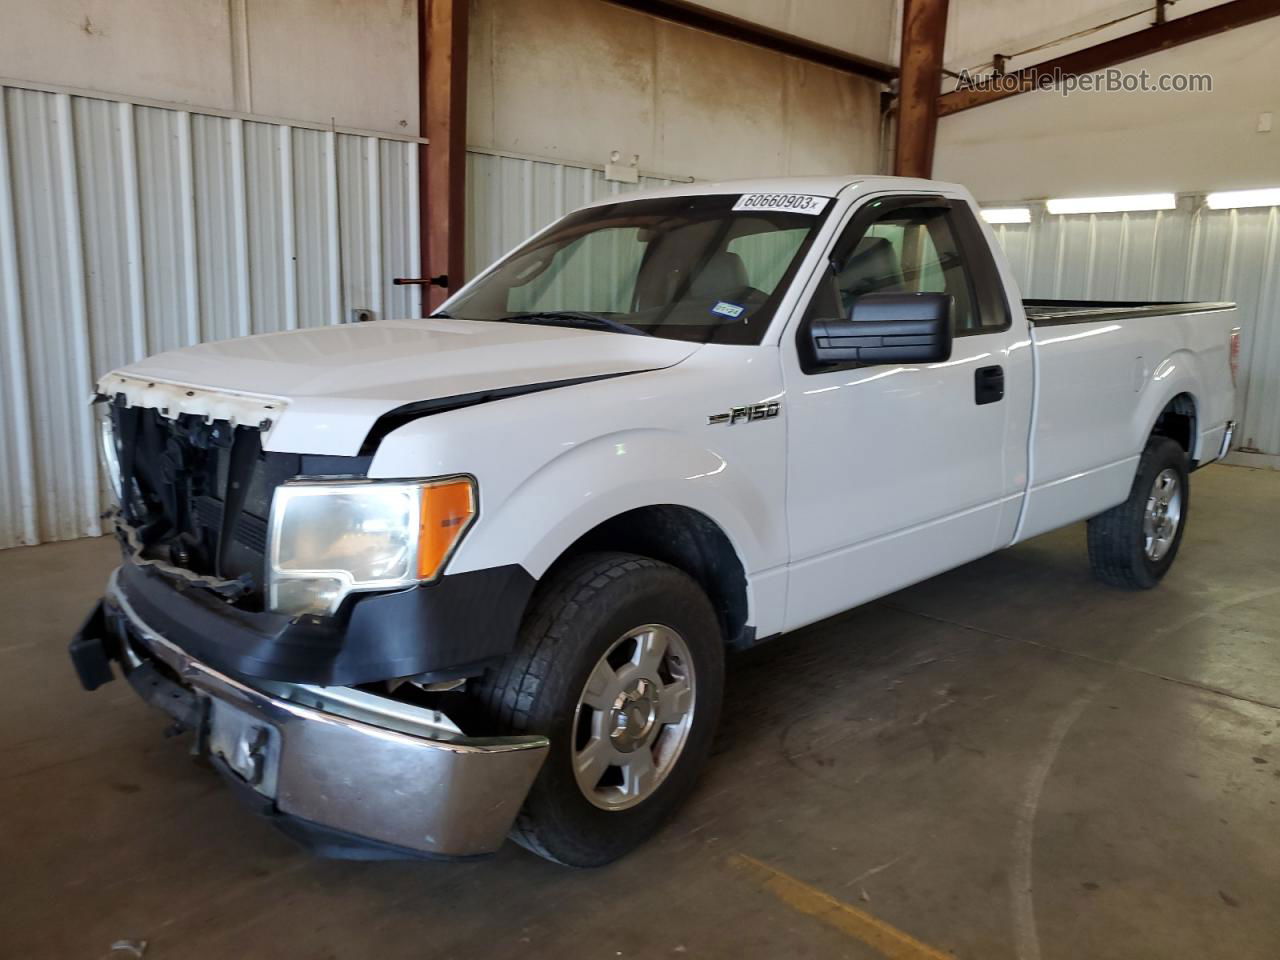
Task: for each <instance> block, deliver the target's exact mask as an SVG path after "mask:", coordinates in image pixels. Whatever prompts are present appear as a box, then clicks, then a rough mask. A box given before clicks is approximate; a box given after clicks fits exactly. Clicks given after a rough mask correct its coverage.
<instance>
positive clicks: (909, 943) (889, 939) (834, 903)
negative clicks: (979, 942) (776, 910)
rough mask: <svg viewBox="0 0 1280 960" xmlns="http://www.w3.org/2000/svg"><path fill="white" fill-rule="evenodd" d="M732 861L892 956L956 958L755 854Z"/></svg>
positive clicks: (892, 959) (903, 959) (795, 904)
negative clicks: (761, 860)
mask: <svg viewBox="0 0 1280 960" xmlns="http://www.w3.org/2000/svg"><path fill="white" fill-rule="evenodd" d="M729 863H730V864H732V865H733V866H734V867H737V868H738V869H739V870H742V871H743V872H745V873H747V874H749V875H750V876H752V877H754V878H755V879H757V880H758V881H760V884H761V885H762V886H763V887H764V888H765V889H766V890H768V891H769V892H770V893H772V894H773V895H774V896H775V897H777V898H778V899H779V900H781V901H782V902H783V903H785V904H786V905H787V906H789V907H791V908H792V909H793V910H797V911H799V912H800V913H804V914H808V915H809V916H811V917H814V918H815V919H817V920H821V921H822V922H823V923H825V924H826V925H827V926H829V927H834V928H835V929H837V930H839V931H840V932H841V933H845V934H848V935H849V936H851V937H853V938H854V939H856V940H860V941H862V942H863V943H865V944H866V945H867V946H868V947H870V948H871V949H873V950H875V951H877V952H879V953H881V954H883V955H884V956H886V957H888V958H889V960H955V957H953V956H952V955H951V954H948V953H943V952H942V951H941V950H936V949H934V948H933V947H931V946H929V945H928V944H927V943H921V942H920V941H919V940H917V939H916V938H915V937H913V936H911V935H910V934H909V933H903V932H902V931H901V930H899V929H898V928H897V927H894V926H891V925H890V924H887V923H885V922H884V921H883V920H881V919H879V918H878V917H873V916H872V915H871V914H869V913H867V912H866V911H865V910H859V909H858V908H857V907H853V906H850V905H849V904H847V903H845V902H844V901H842V900H837V899H836V898H835V897H832V896H829V895H827V894H825V893H823V892H822V891H821V890H819V889H817V888H816V887H811V886H809V884H807V883H804V882H803V881H801V880H797V879H796V878H795V877H793V876H790V875H789V874H786V873H783V872H782V871H781V870H778V869H776V868H774V867H771V866H769V865H768V864H767V863H761V862H760V861H759V860H757V859H755V857H748V856H747V855H746V854H744V853H735V854H734V855H733V856H732V857H730V858H729Z"/></svg>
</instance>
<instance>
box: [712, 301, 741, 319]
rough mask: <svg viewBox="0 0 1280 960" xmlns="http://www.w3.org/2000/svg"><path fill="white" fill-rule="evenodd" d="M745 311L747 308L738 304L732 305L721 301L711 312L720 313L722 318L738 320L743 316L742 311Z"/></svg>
mask: <svg viewBox="0 0 1280 960" xmlns="http://www.w3.org/2000/svg"><path fill="white" fill-rule="evenodd" d="M745 309H747V308H746V307H741V306H738V304H736V303H730V302H729V301H728V300H721V301H719V302H718V303H717V304H716V305H715V306H714V307H712V308H711V312H712V313H718V314H720V316H722V317H731V318H733V319H734V320H737V319H738V318H739V317H740V316H742V311H743V310H745Z"/></svg>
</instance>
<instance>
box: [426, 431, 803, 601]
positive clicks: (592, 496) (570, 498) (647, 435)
mask: <svg viewBox="0 0 1280 960" xmlns="http://www.w3.org/2000/svg"><path fill="white" fill-rule="evenodd" d="M761 480H762V478H760V477H758V476H753V475H751V474H750V472H749V471H747V470H744V469H742V468H740V467H736V466H734V464H733V463H731V462H730V460H729V459H727V458H726V457H724V456H722V455H720V454H719V453H717V452H716V451H714V450H710V449H707V448H705V447H700V446H698V445H697V444H695V443H693V442H692V441H690V440H689V439H688V438H687V437H685V436H683V435H681V434H679V433H677V432H675V431H670V430H660V429H634V430H622V431H618V432H616V433H610V434H606V435H603V436H600V437H597V438H595V439H592V440H590V441H588V442H586V443H583V444H580V445H577V446H575V447H573V448H572V449H571V450H568V451H566V452H564V453H562V454H560V455H559V456H557V457H555V458H554V459H552V460H550V461H549V462H547V463H545V464H543V465H542V466H541V467H540V468H539V469H538V470H536V471H535V472H534V473H532V474H531V475H530V476H529V477H527V478H526V479H525V480H524V481H523V482H522V483H521V484H520V485H519V486H517V487H516V488H515V489H514V490H513V491H512V492H511V493H510V494H509V495H508V496H507V497H506V498H505V500H504V501H503V502H502V503H500V504H498V505H496V506H493V505H489V506H488V508H487V509H486V510H485V511H484V513H483V516H482V518H481V521H480V522H479V523H477V524H476V527H475V529H474V530H473V531H472V532H471V534H470V535H469V536H468V537H467V539H466V540H465V541H464V542H463V544H462V546H461V548H460V549H459V552H458V554H457V556H456V557H455V558H454V560H453V562H452V563H451V564H450V571H451V572H453V571H459V572H460V571H465V570H473V569H482V568H485V567H491V566H498V565H501V564H503V563H511V562H512V561H513V560H514V561H516V562H519V563H520V564H521V565H522V566H524V568H525V569H526V570H528V571H529V573H531V574H532V575H533V576H534V577H541V576H542V574H543V573H545V572H546V570H547V568H548V567H550V566H551V564H552V563H553V562H555V560H556V558H557V557H559V556H560V555H561V554H562V553H563V552H564V551H565V550H566V549H567V548H568V547H569V546H570V545H571V544H573V542H574V541H576V540H577V539H579V538H580V537H581V536H582V535H583V534H585V533H587V532H588V531H590V530H591V529H593V528H594V527H596V526H598V525H599V524H601V523H603V522H604V521H606V520H608V519H610V518H612V517H616V516H618V515H619V514H621V513H625V512H627V511H628V510H634V509H637V508H639V507H646V506H654V505H658V504H671V505H675V506H683V507H688V508H691V509H693V510H697V511H699V512H701V513H703V514H705V515H706V516H707V517H709V518H710V519H711V520H713V521H714V522H715V523H717V524H718V525H719V526H720V528H721V529H722V530H723V531H724V533H725V535H726V536H727V537H728V538H729V541H730V543H732V545H733V547H734V550H735V551H737V553H738V557H739V559H740V560H741V561H742V565H743V568H744V570H745V571H746V572H747V574H748V576H750V575H751V574H752V573H753V572H758V571H761V570H763V569H766V568H768V567H771V566H774V565H778V564H781V563H782V562H783V561H784V560H785V556H786V545H785V532H784V529H783V528H782V525H781V522H780V516H781V511H780V509H779V506H780V502H779V501H774V502H770V497H771V494H770V493H769V492H768V491H767V490H766V488H765V487H766V485H765V484H764V483H762V482H761Z"/></svg>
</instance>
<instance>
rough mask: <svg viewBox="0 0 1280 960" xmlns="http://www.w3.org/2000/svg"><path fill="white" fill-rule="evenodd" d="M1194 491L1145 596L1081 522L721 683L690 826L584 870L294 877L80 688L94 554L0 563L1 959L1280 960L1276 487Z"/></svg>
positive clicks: (241, 822) (525, 867)
mask: <svg viewBox="0 0 1280 960" xmlns="http://www.w3.org/2000/svg"><path fill="white" fill-rule="evenodd" d="M1194 493H1195V496H1194V500H1193V504H1192V513H1191V525H1190V527H1189V530H1188V533H1187V536H1186V539H1185V541H1184V543H1183V545H1182V554H1181V556H1180V558H1179V560H1178V562H1177V564H1176V565H1175V566H1174V569H1173V571H1172V573H1171V574H1170V575H1169V577H1168V578H1167V579H1166V581H1165V583H1164V584H1163V585H1162V586H1161V587H1160V588H1159V589H1157V590H1155V591H1152V592H1149V593H1142V594H1131V593H1124V592H1120V591H1116V590H1112V589H1108V588H1106V587H1103V586H1100V585H1098V584H1096V583H1094V582H1093V581H1092V580H1090V578H1089V573H1088V566H1087V562H1086V557H1085V549H1084V535H1083V534H1084V530H1083V527H1082V526H1076V527H1072V528H1069V529H1067V530H1063V531H1059V532H1057V533H1054V534H1051V535H1049V536H1046V537H1042V538H1040V539H1038V540H1036V541H1034V542H1032V543H1029V544H1026V545H1024V546H1021V547H1018V548H1017V549H1014V550H1011V551H1006V552H1004V553H1001V554H998V555H996V556H993V557H989V558H987V559H985V560H982V561H980V562H978V563H974V564H971V565H969V566H967V567H965V568H963V569H961V570H957V571H954V572H952V573H950V574H947V575H945V576H942V577H938V578H936V579H934V580H931V581H929V582H927V583H924V584H921V585H919V586H916V587H913V588H911V589H909V590H906V591H903V592H901V593H899V594H897V595H895V596H892V597H889V598H887V599H886V600H884V601H882V602H879V603H876V604H873V605H871V606H869V607H865V608H863V609H860V610H858V611H855V612H853V613H850V614H846V615H844V616H842V617H838V618H836V619H833V620H830V621H827V622H826V623H823V624H821V625H819V626H817V627H815V628H811V629H808V630H805V631H803V632H801V633H799V634H796V635H794V636H791V637H787V638H784V639H782V640H780V641H778V642H777V643H774V644H772V645H768V646H765V647H762V648H759V649H757V650H755V651H752V652H750V653H748V654H745V655H741V656H738V657H736V658H733V659H732V660H731V663H730V677H729V691H728V696H727V698H726V713H725V717H724V723H723V727H722V733H721V736H720V739H719V747H718V750H717V754H716V756H715V758H714V759H713V761H712V764H711V767H710V769H709V771H708V773H707V775H706V777H705V779H704V780H703V783H702V786H701V788H700V790H699V791H698V792H697V794H696V795H695V797H694V799H693V801H692V802H691V803H690V805H689V806H688V807H687V808H686V809H685V810H684V811H683V812H682V813H681V814H680V815H679V817H678V818H677V819H676V820H675V821H674V822H672V823H671V824H670V825H669V826H668V827H667V828H666V829H665V830H664V831H663V832H662V833H661V834H660V835H659V836H658V837H657V838H656V840H654V841H653V842H652V843H650V844H649V845H648V846H647V847H645V848H643V849H642V850H640V851H639V852H637V853H636V854H634V855H632V856H631V857H629V858H627V859H625V860H623V861H622V862H620V863H618V864H616V865H614V866H612V867H609V868H606V869H602V870H597V871H592V872H575V871H571V870H566V869H563V868H560V867H556V866H553V865H551V864H548V863H544V862H543V861H541V860H538V859H536V858H534V857H532V856H530V855H528V854H526V853H524V852H523V851H522V850H520V849H518V848H515V847H513V846H512V845H510V844H508V846H507V847H506V848H505V849H504V850H503V851H502V852H501V853H500V854H499V855H498V856H497V857H496V858H494V859H492V860H487V861H482V862H473V863H466V864H440V863H381V864H353V863H339V862H325V861H318V860H314V859H311V858H309V857H308V856H306V855H304V854H302V853H300V852H298V851H297V850H296V849H295V848H294V847H293V846H292V845H291V844H290V843H289V841H287V840H285V839H284V838H282V837H280V836H278V835H277V834H276V833H275V832H274V831H273V830H272V829H271V828H270V827H268V826H267V825H265V824H264V823H262V822H259V821H257V820H255V819H253V818H252V817H251V816H249V815H247V814H246V813H245V812H244V811H242V810H241V809H240V808H239V807H238V806H237V803H236V801H235V800H234V799H233V798H232V797H231V796H230V795H229V794H228V793H227V792H226V791H225V790H224V789H223V788H222V786H221V784H220V782H219V780H218V779H217V778H216V776H215V775H214V774H213V773H211V772H210V771H209V770H207V769H203V768H201V767H198V766H196V765H195V764H193V763H192V762H191V761H190V760H189V759H188V758H187V756H186V755H185V745H184V744H183V743H182V742H178V741H173V740H164V739H162V738H161V736H160V730H161V727H162V726H163V724H162V722H161V720H160V719H159V717H158V716H154V715H152V714H151V713H150V712H149V711H148V710H147V709H146V708H144V707H143V706H142V704H141V703H139V702H136V701H135V698H134V696H133V694H132V692H131V691H130V690H129V689H128V688H127V687H126V686H125V685H123V684H121V683H115V684H112V685H111V686H109V687H106V688H104V689H102V690H100V691H98V692H96V693H93V694H88V693H83V692H82V691H80V689H79V688H78V686H77V684H76V681H75V679H74V677H73V675H72V672H71V668H70V665H69V663H68V662H67V660H66V657H65V653H64V648H65V645H66V641H67V638H68V637H69V636H70V634H71V632H72V631H73V629H74V628H75V626H76V625H77V622H78V620H79V619H80V617H81V616H82V615H83V614H84V612H85V611H87V610H88V608H89V605H90V603H91V602H92V601H93V599H94V598H96V596H97V595H98V593H99V591H100V588H101V585H102V582H103V579H104V577H105V576H106V573H107V570H108V569H109V567H110V566H111V564H112V561H113V548H112V547H111V545H110V544H109V543H107V542H105V541H81V542H77V543H68V544H59V545H51V546H45V547H36V548H28V549H22V550H10V551H5V552H2V553H0V623H3V624H4V625H5V627H4V632H3V635H2V636H3V639H2V640H0V758H3V766H2V770H3V772H2V773H0V955H3V956H4V957H13V958H28V957H29V958H63V957H66V958H90V960H92V958H98V957H103V956H107V955H108V951H109V950H110V947H111V944H112V943H113V942H114V941H116V940H119V939H121V938H136V939H145V940H147V941H148V942H149V948H148V950H147V954H146V956H147V958H148V960H166V958H181V960H201V958H226V957H268V956H281V957H306V958H321V957H334V958H338V957H341V958H364V957H378V958H402V957H404V958H409V957H413V958H417V957H459V958H472V957H600V958H615V957H672V956H685V955H688V956H703V957H742V956H766V957H823V958H826V957H853V958H864V957H865V958H871V957H878V956H881V955H884V954H887V955H891V956H899V957H907V958H913V957H927V956H932V957H937V956H949V955H955V956H957V957H963V958H974V960H976V958H985V960H1002V958H1014V957H1017V958H1022V960H1036V958H1043V960H1068V958H1070V960H1077V958H1086V957H1088V958H1124V960H1137V958H1144V957H1159V958H1170V957H1195V958H1203V957H1249V958H1272V957H1277V956H1280V846H1278V839H1280V749H1277V746H1276V741H1280V546H1277V544H1280V473H1274V472H1265V471H1255V470H1248V469H1243V468H1233V467H1210V468H1207V469H1206V470H1204V471H1202V472H1200V473H1197V474H1196V475H1195V478H1194ZM761 865H763V866H761ZM774 871H776V872H774ZM844 905H847V908H846V907H845V906H844ZM886 925H891V927H890V926H886ZM894 930H899V931H905V932H906V933H908V934H910V935H911V936H912V937H914V938H916V939H917V940H918V941H920V942H919V943H914V942H907V941H903V940H901V939H897V940H895V939H894V936H895V934H894ZM878 938H879V939H878ZM886 938H888V939H886ZM869 943H879V945H880V949H879V950H877V949H876V948H874V947H873V946H869V945H868V944H869ZM925 944H927V945H928V946H924V945H925ZM930 948H932V950H931V949H930ZM894 951H897V952H894ZM110 955H111V956H115V957H120V956H125V954H121V953H115V954H110Z"/></svg>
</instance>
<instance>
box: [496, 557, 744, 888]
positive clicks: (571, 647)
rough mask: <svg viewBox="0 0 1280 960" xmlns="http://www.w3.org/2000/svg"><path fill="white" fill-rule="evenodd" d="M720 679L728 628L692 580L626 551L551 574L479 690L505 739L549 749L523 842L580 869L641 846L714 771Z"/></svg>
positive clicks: (517, 833)
mask: <svg viewBox="0 0 1280 960" xmlns="http://www.w3.org/2000/svg"><path fill="white" fill-rule="evenodd" d="M723 677H724V641H723V638H722V637H721V633H720V628H719V624H718V622H717V620H716V616H715V613H714V611H713V610H712V607H711V603H710V601H709V600H708V599H707V597H706V595H705V594H704V593H703V592H702V590H701V588H700V587H699V586H698V584H697V583H695V582H694V581H693V579H692V578H690V577H689V576H687V575H686V574H684V573H682V572H681V571H679V570H677V569H675V568H674V567H671V566H669V565H667V564H664V563H660V562H658V561H657V560H651V559H649V558H647V557H640V556H635V555H633V554H623V553H597V554H588V555H584V556H582V557H579V558H576V559H574V560H571V561H570V562H569V563H567V564H566V565H565V566H564V567H562V568H561V569H560V570H559V571H558V572H556V573H554V574H553V575H552V577H551V578H550V580H549V581H548V582H547V583H545V584H544V585H543V586H542V588H541V589H540V590H539V594H538V596H537V597H536V598H535V600H534V603H533V606H532V608H531V610H530V612H529V615H528V616H527V617H526V619H525V623H524V625H523V627H522V628H521V636H520V642H519V645H518V648H517V649H516V651H515V652H514V653H512V655H511V656H510V657H508V658H507V660H506V661H504V663H503V665H502V666H501V668H499V669H498V670H495V671H493V672H491V673H490V674H488V675H486V676H485V677H484V678H483V679H482V680H481V681H480V682H479V683H478V684H477V685H476V692H477V694H478V696H479V697H480V699H481V701H482V704H483V707H484V710H485V712H486V714H487V715H488V716H489V717H490V718H491V719H492V721H493V722H494V723H495V724H496V726H497V727H499V728H500V729H502V730H503V731H504V732H509V733H524V732H537V733H546V734H547V735H548V736H549V737H550V739H551V750H550V753H549V754H548V756H547V760H546V763H545V764H544V765H543V768H542V770H541V771H540V773H539V774H538V778H537V780H536V781H535V782H534V785H533V787H532V789H531V790H530V791H529V796H528V798H527V799H526V801H525V805H524V808H523V809H522V810H521V812H520V815H519V817H518V818H517V820H516V825H515V828H514V830H513V833H512V837H513V839H515V840H516V841H517V842H518V843H520V844H521V845H523V846H525V847H527V848H528V849H529V850H532V851H533V852H534V853H537V854H540V855H541V856H544V857H547V858H548V859H551V860H555V861H558V862H560V863H565V864H569V865H571V866H582V867H587V866H598V865H601V864H605V863H608V862H610V861H612V860H615V859H617V858H618V857H620V856H622V855H623V854H625V853H627V852H628V851H629V850H631V849H632V848H633V847H635V846H637V845H638V844H639V843H641V842H642V841H643V840H645V839H646V838H647V837H648V836H649V835H650V834H652V833H653V832H654V831H655V830H656V829H657V828H658V826H659V825H660V824H661V822H662V821H663V820H664V819H665V818H666V817H667V816H668V815H669V814H670V813H671V812H673V811H674V810H675V809H676V807H678V806H679V805H680V803H681V802H682V801H683V800H684V798H685V797H686V796H687V795H688V794H689V792H690V791H691V790H692V788H693V786H694V784H695V782H696V780H697V776H698V773H699V772H700V770H701V768H702V766H703V764H704V763H705V762H706V758H707V755H708V754H709V753H710V749H711V740H712V737H713V735H714V733H715V726H716V722H717V719H718V716H719V712H720V700H721V694H722V690H723V683H724V679H723Z"/></svg>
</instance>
